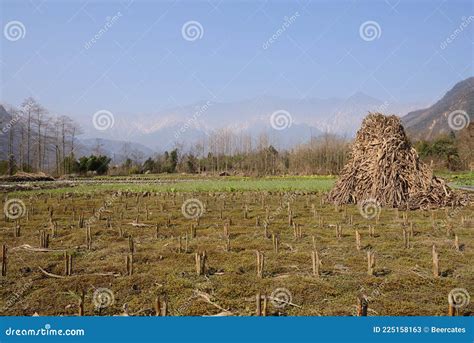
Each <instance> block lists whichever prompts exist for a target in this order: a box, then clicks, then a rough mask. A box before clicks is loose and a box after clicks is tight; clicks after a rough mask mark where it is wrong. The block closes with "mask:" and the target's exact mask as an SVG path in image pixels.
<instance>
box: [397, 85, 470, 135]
mask: <svg viewBox="0 0 474 343" xmlns="http://www.w3.org/2000/svg"><path fill="white" fill-rule="evenodd" d="M463 112H464V113H463ZM456 113H457V114H458V115H459V117H458V119H459V120H464V121H465V122H472V121H473V119H474V118H473V117H474V77H470V78H468V79H466V80H463V81H461V82H458V83H457V84H456V85H455V86H454V87H453V88H452V89H451V90H449V91H448V92H447V93H446V94H445V95H444V96H443V97H442V98H441V99H440V100H439V101H437V102H436V103H435V104H434V105H432V106H430V107H428V108H425V109H422V110H417V111H413V112H410V113H408V114H407V115H406V116H404V117H403V118H402V121H403V123H404V125H405V129H406V131H407V133H408V135H410V136H411V137H413V138H415V139H432V138H434V137H436V136H438V135H440V134H447V133H449V132H450V131H452V130H453V128H452V127H450V126H449V116H450V114H451V115H452V116H455V115H456ZM461 116H464V118H461ZM467 118H469V119H467ZM455 127H456V126H455Z"/></svg>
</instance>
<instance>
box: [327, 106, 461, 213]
mask: <svg viewBox="0 0 474 343" xmlns="http://www.w3.org/2000/svg"><path fill="white" fill-rule="evenodd" d="M368 199H374V200H376V201H377V202H378V203H379V204H380V205H381V206H388V207H397V208H401V209H418V208H422V209H427V208H436V207H444V206H458V205H464V204H465V203H466V201H467V199H466V197H465V196H464V195H463V194H461V193H459V192H457V191H453V190H451V189H450V188H449V187H448V186H447V185H446V183H445V182H444V180H442V179H439V178H437V177H436V176H434V175H433V171H432V170H431V168H430V167H429V166H427V165H426V164H424V163H423V162H421V161H420V159H419V157H418V153H417V152H416V150H415V149H414V148H413V147H412V146H411V145H410V142H409V141H408V139H407V136H406V134H405V130H404V129H403V126H402V124H401V122H400V119H399V118H398V117H396V116H393V115H392V116H384V115H382V114H380V113H369V115H368V116H367V117H366V118H365V119H364V121H363V123H362V127H361V128H360V129H359V131H358V132H357V136H356V139H355V142H354V144H353V146H352V151H351V154H350V157H349V162H348V163H347V164H346V165H345V166H344V168H343V170H342V172H341V176H340V178H339V180H338V181H337V183H336V185H335V187H334V188H333V189H332V191H331V192H330V193H329V195H328V200H329V201H331V202H334V203H337V204H348V203H354V204H358V203H361V202H363V201H366V200H368Z"/></svg>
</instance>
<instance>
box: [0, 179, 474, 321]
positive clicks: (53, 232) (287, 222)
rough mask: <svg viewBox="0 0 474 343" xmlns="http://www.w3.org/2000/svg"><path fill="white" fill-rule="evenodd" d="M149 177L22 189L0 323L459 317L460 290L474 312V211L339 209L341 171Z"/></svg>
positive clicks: (8, 238)
mask: <svg viewBox="0 0 474 343" xmlns="http://www.w3.org/2000/svg"><path fill="white" fill-rule="evenodd" d="M145 178H146V180H145V181H144V182H142V181H140V182H132V181H133V180H125V181H123V182H122V181H120V180H118V179H111V178H105V179H95V180H93V181H94V182H82V183H80V184H79V185H77V186H76V187H70V188H58V189H52V190H36V191H22V192H14V193H9V194H8V200H7V199H3V200H2V208H5V209H9V208H11V209H13V208H14V209H15V210H11V211H10V212H9V216H7V215H5V217H4V220H3V222H2V224H1V226H0V238H1V242H2V244H4V245H6V247H7V252H6V260H5V263H6V266H5V267H4V272H5V275H3V276H1V277H0V283H1V287H0V315H33V314H35V313H37V314H39V315H42V316H43V315H78V314H81V315H82V314H83V315H122V314H128V315H155V313H156V309H157V306H158V307H159V311H161V312H162V313H163V314H165V313H166V314H167V315H173V316H180V315H255V314H256V313H263V314H266V315H290V316H293V315H298V316H301V315H306V316H328V315H345V316H346V315H357V309H358V308H357V306H358V304H359V297H360V296H363V297H364V298H365V299H366V300H367V302H368V315H446V314H447V309H448V294H450V292H451V294H455V296H456V301H457V302H458V304H459V303H460V302H463V303H462V305H463V306H459V314H469V313H471V312H472V311H473V310H474V305H473V304H472V303H470V304H469V295H468V293H469V292H470V293H471V294H473V292H474V289H473V287H472V286H473V285H474V264H473V260H474V251H473V249H472V247H473V246H474V235H473V223H474V221H473V219H472V212H473V206H472V204H471V205H470V206H467V207H465V208H455V209H451V208H448V209H437V210H433V211H409V212H405V211H401V210H400V211H399V210H396V209H387V208H377V207H372V208H369V209H368V210H361V209H360V208H359V207H357V206H340V207H335V206H334V205H333V204H328V203H326V202H325V201H324V192H325V191H327V190H329V189H330V188H331V186H332V185H333V183H334V178H332V177H275V178H266V179H253V178H238V177H229V178H220V179H219V178H202V177H199V178H197V177H190V176H180V177H178V178H176V179H174V178H171V177H160V179H157V178H155V177H153V176H146V177H145ZM466 179H467V180H468V182H470V181H469V178H466ZM135 181H136V180H135ZM175 181H177V182H175ZM7 212H8V211H7ZM15 217H18V218H15ZM433 245H435V250H436V253H435V254H434V255H437V256H438V257H439V269H438V270H434V267H433V264H434V263H433ZM204 252H205V254H204ZM369 256H370V257H371V258H374V261H373V263H368V258H369ZM372 256H373V257H372ZM262 262H263V263H262ZM318 262H320V263H318ZM257 298H259V299H260V301H257V300H256V299H257ZM157 304H159V305H157ZM259 306H260V311H258V310H257V308H258V307H259Z"/></svg>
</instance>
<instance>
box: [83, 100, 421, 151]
mask: <svg viewBox="0 0 474 343" xmlns="http://www.w3.org/2000/svg"><path fill="white" fill-rule="evenodd" d="M419 107H420V105H419V104H399V103H394V102H389V101H382V100H379V99H376V98H373V97H371V96H368V95H366V94H364V93H356V94H354V95H352V96H350V97H349V98H347V99H342V98H330V99H316V98H313V99H303V100H298V99H283V98H279V97H272V96H264V97H260V98H254V99H249V100H244V101H240V102H233V103H218V102H212V101H203V102H201V103H196V104H193V105H189V106H184V107H176V108H171V109H168V110H163V111H159V112H157V113H153V114H149V115H140V116H134V117H133V119H131V120H130V119H128V118H122V117H121V116H120V115H114V118H115V123H114V126H113V129H110V130H106V131H104V132H98V131H97V130H95V129H94V128H93V126H92V123H91V122H90V119H89V118H83V120H82V121H81V124H82V125H83V127H84V128H85V129H86V130H85V131H86V135H85V136H87V137H97V136H100V137H103V138H107V139H114V138H115V139H116V138H117V137H121V139H122V140H130V141H133V142H137V143H140V144H142V145H145V146H147V147H149V148H151V149H153V150H155V151H163V150H166V149H170V148H171V147H173V146H174V145H175V143H180V144H183V145H184V146H189V145H192V144H194V143H195V142H196V141H197V140H198V139H200V138H203V137H206V135H209V134H210V133H212V132H213V131H216V130H220V129H229V130H231V131H233V132H234V133H242V134H251V135H252V136H254V137H256V136H258V135H259V134H261V133H267V134H268V136H269V138H270V139H271V140H272V141H274V142H278V146H279V147H281V148H288V147H291V146H293V145H295V144H299V143H304V142H306V141H308V140H309V139H310V138H311V137H315V136H318V135H320V134H321V133H323V132H330V133H334V134H338V135H341V136H347V137H351V136H353V135H354V133H355V132H356V130H357V129H358V127H359V126H360V123H361V121H362V118H363V117H364V116H365V115H366V114H367V112H369V111H382V112H384V113H394V114H399V115H400V114H405V113H407V112H409V111H410V110H413V109H416V108H419ZM279 110H284V111H286V112H288V113H289V114H290V116H291V126H289V127H288V128H286V129H284V130H281V131H279V130H275V129H273V128H272V126H271V120H270V118H271V115H272V113H274V112H276V111H279ZM87 119H89V120H87Z"/></svg>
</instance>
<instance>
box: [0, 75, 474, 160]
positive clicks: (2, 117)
mask: <svg viewBox="0 0 474 343" xmlns="http://www.w3.org/2000/svg"><path fill="white" fill-rule="evenodd" d="M420 107H421V106H420V105H419V104H418V105H417V104H401V103H394V102H389V101H381V100H379V99H376V98H373V97H370V96H368V95H366V94H364V93H356V94H354V95H352V96H350V97H349V98H347V99H342V98H330V99H316V98H313V99H303V100H298V99H283V98H278V97H271V96H264V97H260V98H254V99H249V100H244V101H240V102H233V103H219V102H212V101H203V102H201V103H197V104H193V105H189V106H183V107H176V108H171V109H168V110H163V111H159V112H157V113H153V114H148V115H137V116H133V117H132V119H130V118H129V117H127V118H125V116H121V115H118V114H114V120H115V123H114V125H113V127H111V128H109V129H107V130H105V131H100V130H97V129H95V128H94V126H93V123H92V120H91V119H92V116H86V115H84V116H81V117H80V118H76V120H77V121H78V122H79V124H80V125H81V126H82V127H83V128H84V134H83V135H81V136H80V137H78V138H79V143H80V144H79V146H80V148H78V151H77V152H78V154H77V155H78V156H80V155H89V154H91V153H102V154H107V155H109V156H111V157H114V160H115V161H120V160H122V159H123V158H125V156H128V155H130V154H132V155H135V156H136V158H138V159H143V158H146V157H149V156H152V155H153V154H154V153H156V152H163V151H165V150H170V149H172V148H173V147H175V146H176V145H177V144H178V145H180V146H182V147H184V148H187V147H192V146H193V145H194V144H195V143H196V142H197V141H198V140H200V139H203V138H206V137H207V136H208V135H211V134H212V133H213V132H216V131H218V130H222V129H228V130H231V131H232V132H234V133H236V134H243V135H251V136H252V137H254V138H256V137H258V135H260V134H262V133H266V134H267V136H268V138H269V139H270V142H271V143H272V144H274V145H276V147H277V148H280V149H281V148H289V147H292V146H294V145H296V144H300V143H304V142H307V141H309V140H310V139H311V138H312V137H317V136H319V135H321V134H322V133H324V132H329V133H332V134H337V135H340V136H345V137H348V138H350V137H352V136H353V135H354V134H355V132H356V131H357V129H358V128H359V127H360V124H361V121H362V119H363V118H364V117H365V115H366V114H367V112H369V111H379V112H382V113H385V114H396V115H399V116H401V117H402V120H403V122H404V125H405V128H406V130H407V132H408V134H409V135H410V136H411V137H414V138H423V139H431V138H433V137H435V136H436V135H438V134H443V133H448V132H450V130H451V129H450V127H449V125H448V115H449V113H451V112H452V111H465V112H466V113H468V115H469V119H470V120H471V121H472V120H473V113H474V77H471V78H468V79H466V80H463V81H461V82H459V83H457V84H456V85H455V86H454V87H453V88H452V89H451V90H449V91H448V92H447V93H446V95H445V96H443V97H442V98H441V99H440V100H439V101H437V102H436V103H435V104H433V105H432V106H430V107H427V108H425V109H421V110H415V111H413V109H416V108H420ZM279 110H284V111H286V112H288V113H289V115H290V117H291V125H289V126H288V127H287V128H285V129H284V130H275V129H274V128H272V124H271V119H270V118H271V115H272V113H274V112H276V111H279ZM410 111H411V112H410ZM406 113H408V114H407V115H405V114H406ZM10 120H11V116H10V115H9V114H8V112H7V111H6V110H5V109H4V108H3V107H2V106H0V124H1V127H2V128H3V127H4V126H5V125H7V123H8V122H9V121H10ZM7 138H8V135H6V134H2V135H1V137H0V141H1V143H2V149H1V151H2V152H3V150H5V151H6V146H7V143H8V140H7Z"/></svg>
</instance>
